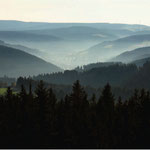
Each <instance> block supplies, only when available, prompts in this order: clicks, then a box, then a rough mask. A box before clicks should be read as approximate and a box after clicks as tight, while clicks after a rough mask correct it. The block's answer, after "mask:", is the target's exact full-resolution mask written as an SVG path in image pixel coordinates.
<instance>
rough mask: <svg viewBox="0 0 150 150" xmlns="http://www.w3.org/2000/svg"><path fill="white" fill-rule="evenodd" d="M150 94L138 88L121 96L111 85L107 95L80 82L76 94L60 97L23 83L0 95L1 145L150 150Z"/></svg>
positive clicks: (76, 84)
mask: <svg viewBox="0 0 150 150" xmlns="http://www.w3.org/2000/svg"><path fill="white" fill-rule="evenodd" d="M149 139H150V93H149V92H148V91H145V90H144V89H143V90H141V91H138V90H135V92H134V94H133V96H132V97H131V98H130V99H129V100H126V101H125V100H122V99H121V97H120V98H119V99H118V100H116V99H115V98H114V96H113V94H112V92H111V87H110V85H109V84H107V85H106V86H105V87H104V89H103V92H102V94H101V96H100V97H99V98H98V99H96V96H95V95H93V96H92V97H91V98H90V99H87V93H86V92H85V91H84V88H83V87H82V86H81V85H80V83H79V81H76V82H75V83H74V85H73V90H72V93H70V94H69V95H66V96H65V97H64V99H61V100H57V99H56V96H55V94H54V92H53V90H52V89H47V88H45V86H44V84H43V82H42V81H40V82H39V85H38V86H37V88H36V90H35V92H34V93H32V87H31V85H30V87H29V91H26V89H25V88H24V86H23V85H22V86H21V91H20V93H18V94H15V95H14V94H13V93H12V90H11V88H8V90H7V93H6V95H5V96H1V97H0V148H150V142H149Z"/></svg>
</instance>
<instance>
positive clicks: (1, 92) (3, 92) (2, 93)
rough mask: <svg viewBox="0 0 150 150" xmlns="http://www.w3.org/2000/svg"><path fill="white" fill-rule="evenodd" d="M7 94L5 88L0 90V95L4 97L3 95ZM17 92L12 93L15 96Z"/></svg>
mask: <svg viewBox="0 0 150 150" xmlns="http://www.w3.org/2000/svg"><path fill="white" fill-rule="evenodd" d="M6 92H7V88H0V95H5V93H6ZM17 93H18V92H16V91H13V94H17Z"/></svg>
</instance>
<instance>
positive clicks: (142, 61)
mask: <svg viewBox="0 0 150 150" xmlns="http://www.w3.org/2000/svg"><path fill="white" fill-rule="evenodd" d="M146 62H150V55H149V57H148V58H143V59H139V60H135V61H133V62H131V63H133V64H136V65H137V66H138V67H141V66H143V64H145V63H146Z"/></svg>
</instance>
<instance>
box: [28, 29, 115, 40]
mask: <svg viewBox="0 0 150 150" xmlns="http://www.w3.org/2000/svg"><path fill="white" fill-rule="evenodd" d="M28 32H30V33H34V34H40V35H41V34H44V35H53V36H57V37H61V38H65V39H66V40H83V41H86V40H98V41H104V40H106V39H107V40H113V39H116V38H117V37H118V36H116V35H115V34H114V33H109V32H108V31H107V30H101V29H98V28H93V27H88V26H72V27H66V28H58V29H45V30H31V31H28Z"/></svg>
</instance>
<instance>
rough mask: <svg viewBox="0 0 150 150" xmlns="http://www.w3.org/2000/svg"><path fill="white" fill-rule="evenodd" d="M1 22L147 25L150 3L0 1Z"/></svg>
mask: <svg viewBox="0 0 150 150" xmlns="http://www.w3.org/2000/svg"><path fill="white" fill-rule="evenodd" d="M0 20H21V21H41V22H110V23H129V24H146V25H150V0H0Z"/></svg>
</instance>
